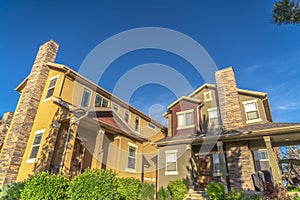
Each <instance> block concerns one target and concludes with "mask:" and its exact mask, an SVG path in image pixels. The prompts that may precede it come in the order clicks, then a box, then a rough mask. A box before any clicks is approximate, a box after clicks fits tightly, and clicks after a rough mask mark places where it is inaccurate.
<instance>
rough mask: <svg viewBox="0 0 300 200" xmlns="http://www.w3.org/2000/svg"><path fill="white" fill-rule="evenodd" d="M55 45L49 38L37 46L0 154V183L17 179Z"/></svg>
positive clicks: (55, 51) (56, 49)
mask: <svg viewBox="0 0 300 200" xmlns="http://www.w3.org/2000/svg"><path fill="white" fill-rule="evenodd" d="M58 47H59V45H58V44H57V43H56V42H54V41H53V40H50V41H48V42H46V43H45V44H43V45H42V46H40V48H39V51H38V54H37V56H36V59H35V61H34V64H33V66H32V70H31V72H30V74H29V76H28V79H27V83H26V86H25V87H24V89H23V91H22V96H21V97H20V99H19V104H18V106H17V108H16V111H15V114H14V117H13V121H12V124H11V127H10V130H9V132H8V133H7V134H8V135H7V139H6V142H5V144H4V145H3V148H2V151H1V154H0V186H1V185H3V184H5V183H12V182H15V181H16V178H17V176H18V171H19V167H20V164H21V162H22V159H23V155H24V152H25V148H26V146H27V142H28V138H29V136H30V132H31V129H32V126H33V123H34V119H35V115H36V113H37V109H38V106H39V103H40V101H41V98H42V93H43V90H44V87H45V84H46V80H47V77H48V75H49V68H48V67H47V65H46V63H47V62H54V61H55V58H56V53H57V51H58Z"/></svg>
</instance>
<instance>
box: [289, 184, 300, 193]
mask: <svg viewBox="0 0 300 200" xmlns="http://www.w3.org/2000/svg"><path fill="white" fill-rule="evenodd" d="M287 189H288V191H290V192H300V186H297V187H293V186H290V185H289V186H288V188H287Z"/></svg>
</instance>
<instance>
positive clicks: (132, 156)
mask: <svg viewBox="0 0 300 200" xmlns="http://www.w3.org/2000/svg"><path fill="white" fill-rule="evenodd" d="M136 150H137V146H129V148H128V164H127V170H129V171H130V170H136V168H135V167H136V153H137V151H136Z"/></svg>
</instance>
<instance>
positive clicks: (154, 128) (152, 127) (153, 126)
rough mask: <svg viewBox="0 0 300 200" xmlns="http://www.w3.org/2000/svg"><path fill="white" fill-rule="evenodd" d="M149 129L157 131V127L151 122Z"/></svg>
mask: <svg viewBox="0 0 300 200" xmlns="http://www.w3.org/2000/svg"><path fill="white" fill-rule="evenodd" d="M148 127H149V128H151V129H153V130H156V126H155V125H154V124H153V123H151V122H149V123H148Z"/></svg>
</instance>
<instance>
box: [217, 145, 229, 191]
mask: <svg viewBox="0 0 300 200" xmlns="http://www.w3.org/2000/svg"><path fill="white" fill-rule="evenodd" d="M217 148H218V154H219V159H220V171H221V182H222V183H223V185H224V187H225V192H226V193H227V192H228V186H227V181H226V176H227V168H226V163H225V159H224V158H225V156H224V150H223V142H217Z"/></svg>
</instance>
